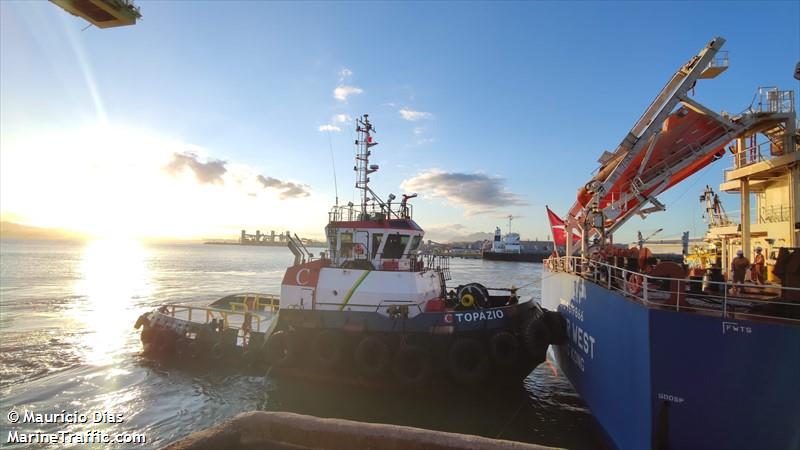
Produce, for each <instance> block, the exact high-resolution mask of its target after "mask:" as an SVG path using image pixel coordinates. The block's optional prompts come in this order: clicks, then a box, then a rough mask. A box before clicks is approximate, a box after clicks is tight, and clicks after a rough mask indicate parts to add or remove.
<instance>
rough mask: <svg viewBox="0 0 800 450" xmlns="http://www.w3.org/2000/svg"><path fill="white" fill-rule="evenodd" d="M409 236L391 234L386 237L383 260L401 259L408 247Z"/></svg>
mask: <svg viewBox="0 0 800 450" xmlns="http://www.w3.org/2000/svg"><path fill="white" fill-rule="evenodd" d="M409 238H410V237H409V236H408V235H407V234H402V235H401V234H390V235H389V236H387V237H386V243H385V244H384V245H383V259H400V258H402V257H403V252H404V251H405V250H406V246H407V245H408V240H409Z"/></svg>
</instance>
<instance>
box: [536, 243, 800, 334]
mask: <svg viewBox="0 0 800 450" xmlns="http://www.w3.org/2000/svg"><path fill="white" fill-rule="evenodd" d="M545 267H546V268H547V270H549V271H550V272H568V273H572V274H574V275H578V276H580V277H582V278H584V279H586V280H589V281H592V282H594V283H595V284H598V285H600V286H603V287H604V288H606V289H608V290H611V291H615V292H619V293H621V294H622V295H624V296H625V297H627V298H630V299H633V300H636V301H639V302H641V303H642V304H644V305H646V306H648V307H654V308H666V309H673V310H675V311H684V312H695V313H700V314H712V315H719V316H720V317H723V318H733V317H736V318H752V319H767V320H769V319H771V320H776V319H777V320H781V321H789V322H794V323H800V301H794V302H793V301H789V300H786V299H787V298H793V299H798V300H800V288H789V287H783V286H780V285H773V284H766V285H759V284H734V283H731V282H728V281H727V280H726V281H723V282H715V281H709V280H700V279H689V278H680V279H679V278H669V277H656V276H652V275H648V274H644V273H640V272H636V271H631V270H628V269H626V268H624V267H617V266H614V265H611V264H607V263H604V262H601V261H597V260H593V259H587V258H582V257H579V256H570V257H567V256H563V257H559V258H550V259H548V260H546V261H545ZM732 292H735V293H732ZM690 300H691V301H692V302H690Z"/></svg>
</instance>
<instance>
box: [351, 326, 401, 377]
mask: <svg viewBox="0 0 800 450" xmlns="http://www.w3.org/2000/svg"><path fill="white" fill-rule="evenodd" d="M353 358H354V359H355V363H356V368H357V369H358V373H359V374H361V375H363V376H365V377H368V378H374V377H377V376H379V375H381V374H383V373H384V372H386V369H388V368H389V365H390V364H391V362H392V354H391V350H390V349H389V345H387V344H386V342H384V340H383V339H381V338H380V337H378V336H367V337H365V338H364V339H361V341H360V342H359V343H358V345H357V346H356V349H355V353H354V354H353Z"/></svg>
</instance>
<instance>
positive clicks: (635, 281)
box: [625, 273, 644, 295]
mask: <svg viewBox="0 0 800 450" xmlns="http://www.w3.org/2000/svg"><path fill="white" fill-rule="evenodd" d="M643 282H644V278H643V277H642V276H641V275H639V274H638V273H633V274H631V275H630V276H629V277H628V283H627V285H626V286H625V288H626V289H627V290H628V293H629V294H633V295H636V294H638V293H639V292H641V291H642V283H643Z"/></svg>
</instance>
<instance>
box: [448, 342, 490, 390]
mask: <svg viewBox="0 0 800 450" xmlns="http://www.w3.org/2000/svg"><path fill="white" fill-rule="evenodd" d="M447 368H448V370H449V371H450V375H451V376H452V377H453V379H454V380H456V382H458V383H459V384H463V385H466V386H477V385H479V384H480V383H482V382H483V381H484V380H486V377H487V376H488V375H489V369H490V365H489V355H488V354H487V352H486V347H485V346H484V345H483V343H482V342H481V341H479V340H477V339H475V338H458V339H456V341H455V342H454V343H453V345H452V346H450V350H449V351H448V352H447Z"/></svg>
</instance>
